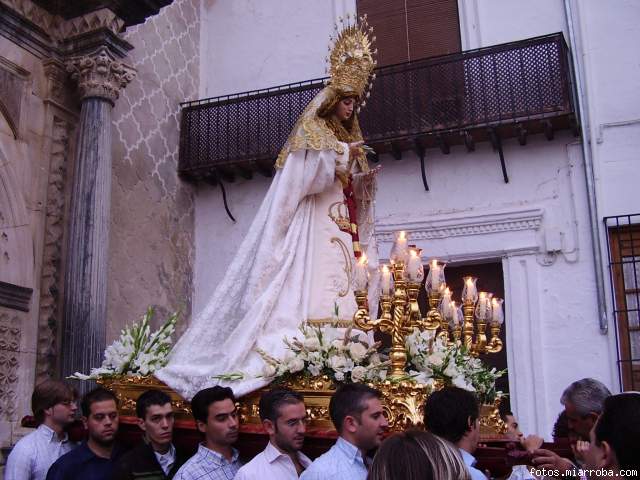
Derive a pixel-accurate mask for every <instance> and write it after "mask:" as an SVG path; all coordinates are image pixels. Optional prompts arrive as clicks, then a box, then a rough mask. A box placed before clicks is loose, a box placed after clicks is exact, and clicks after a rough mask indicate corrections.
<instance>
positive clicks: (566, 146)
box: [194, 0, 640, 438]
mask: <svg viewBox="0 0 640 480" xmlns="http://www.w3.org/2000/svg"><path fill="white" fill-rule="evenodd" d="M354 3H355V2H353V1H345V2H339V1H333V2H305V3H304V6H303V7H301V2H296V1H294V0H287V1H277V2H266V1H258V0H253V1H249V0H239V1H230V0H226V1H215V2H214V1H211V0H204V3H203V9H202V28H201V32H202V55H201V58H202V64H201V75H202V77H201V81H200V85H201V92H200V93H201V96H202V97H207V96H214V95H220V94H227V93H234V92H241V91H245V90H249V89H256V88H263V87H269V86H273V85H278V84H283V83H288V82H295V81H300V80H305V79H310V78H314V77H318V76H322V75H323V71H324V63H323V58H324V56H325V51H326V45H327V38H328V35H329V33H330V31H331V28H332V22H333V19H334V17H335V16H337V15H338V14H340V13H344V12H345V11H349V9H352V8H353V4H354ZM575 3H577V2H574V7H575V6H576V5H575ZM459 7H460V15H461V31H462V36H463V48H476V47H480V46H488V45H492V44H496V43H502V42H507V41H512V40H519V39H523V38H527V37H531V36H536V35H543V34H547V33H554V32H557V31H564V32H566V31H567V24H566V18H565V13H564V5H563V2H562V1H561V0H538V1H536V2H529V1H525V0H517V1H515V0H487V1H484V0H483V1H479V0H459ZM639 8H640V5H638V3H637V2H634V1H633V0H629V1H623V0H619V1H618V2H616V6H615V8H612V5H611V4H610V3H609V2H600V1H598V0H584V1H582V0H581V1H580V2H579V9H577V10H576V18H574V22H578V24H577V27H576V28H578V31H579V33H581V38H580V41H581V43H580V45H581V49H580V52H579V53H578V55H579V58H580V59H581V61H582V59H583V58H584V61H585V62H586V63H585V66H586V77H587V83H588V85H589V86H588V90H587V97H588V99H589V104H590V105H591V111H590V112H589V115H590V116H591V124H592V129H594V132H601V134H600V135H599V137H598V139H599V141H600V142H601V143H597V142H594V151H595V152H596V157H595V161H596V176H597V182H598V185H597V188H598V201H599V216H600V218H602V216H604V215H609V214H614V213H616V214H618V213H634V212H635V211H640V203H639V202H640V200H639V198H640V196H639V195H637V194H636V193H635V190H634V187H635V185H636V184H637V178H638V164H637V152H638V151H640V149H639V148H638V147H640V145H638V142H640V140H639V139H640V136H639V135H638V133H640V132H639V131H638V129H640V124H636V123H634V121H635V119H637V118H640V97H639V96H638V95H637V94H636V93H635V92H636V89H637V80H638V69H640V62H638V53H637V51H636V50H637V49H636V46H637V45H638V44H639V43H640V42H638V40H640V38H638V33H639V27H638V25H640V22H639V21H638V20H640V12H639V11H638V9H639ZM351 11H353V10H351ZM565 36H566V33H565ZM621 121H631V124H630V125H626V126H613V125H607V124H609V123H611V122H621ZM600 125H603V126H602V127H600ZM597 136H598V135H597V134H596V133H594V137H593V138H596V137H597ZM504 152H505V157H506V163H507V169H508V171H509V177H510V179H511V182H510V183H509V184H504V183H503V181H502V175H501V172H500V165H499V160H498V157H497V154H496V153H494V152H493V151H492V150H491V147H490V145H489V144H479V145H477V151H476V152H473V153H467V152H466V150H464V149H463V148H461V147H454V148H453V149H452V152H451V154H450V155H447V156H445V155H442V154H441V153H440V152H439V150H430V151H428V152H427V173H428V178H429V185H430V186H431V191H430V192H425V191H424V190H423V187H422V183H421V181H420V171H419V162H418V160H417V158H416V157H415V156H414V155H413V154H412V153H406V154H405V155H404V157H403V159H402V160H400V161H397V162H396V161H394V160H392V159H390V158H383V159H382V164H383V171H382V172H381V174H380V177H379V180H380V188H379V194H378V199H377V205H376V208H377V223H378V231H379V234H380V240H381V250H382V251H381V254H382V256H383V257H384V256H386V255H388V249H389V248H390V243H389V241H388V240H389V238H390V236H389V232H391V231H392V230H394V229H399V228H406V229H408V230H413V231H414V236H415V237H416V238H417V240H416V243H418V244H419V245H420V246H422V247H423V248H424V249H425V252H427V254H432V255H437V256H438V257H440V258H446V259H449V260H451V261H455V262H465V261H470V260H478V259H495V258H500V259H502V264H503V268H504V274H505V289H506V294H505V296H506V299H507V303H506V308H507V321H508V322H509V323H508V327H507V332H508V352H507V353H508V362H509V370H510V375H509V380H510V389H511V394H512V398H511V401H512V405H513V408H514V410H515V412H516V413H517V415H518V416H519V419H520V421H521V423H522V425H523V428H524V430H525V431H526V432H536V433H539V434H541V435H544V436H546V437H547V438H549V436H550V433H551V427H552V425H553V422H554V420H555V418H556V415H557V413H558V412H559V411H560V410H561V405H560V403H559V398H560V395H561V393H562V390H563V389H564V388H565V387H566V386H567V385H568V384H569V383H570V382H572V381H574V380H576V379H578V378H582V377H585V376H592V377H595V378H598V379H600V380H602V381H604V382H605V383H606V384H607V385H609V386H610V387H612V389H614V390H615V389H617V388H618V385H617V382H618V380H617V370H616V368H617V367H616V364H615V360H616V352H615V337H614V335H613V330H611V333H610V334H609V335H607V336H604V335H601V334H600V332H599V328H598V318H597V307H596V300H595V281H594V273H593V260H592V254H591V235H590V230H589V228H590V227H589V221H588V213H587V201H586V190H585V186H584V185H585V182H584V171H583V158H582V154H581V150H580V144H579V143H578V142H577V140H576V139H574V138H573V137H571V136H570V135H569V133H568V132H563V133H559V134H557V135H556V139H555V140H554V141H552V142H547V141H546V140H545V139H544V138H543V137H532V138H530V139H529V143H528V145H527V146H525V147H520V146H519V145H518V144H517V142H515V141H506V142H505V145H504ZM268 185H269V180H268V179H264V178H256V179H254V180H251V181H246V180H241V181H237V182H236V183H235V184H233V185H229V186H228V189H227V190H228V191H227V193H228V197H229V204H230V206H231V209H232V211H233V214H234V215H235V216H236V218H237V219H238V223H236V224H232V222H230V221H229V220H228V218H227V217H226V214H225V213H224V209H223V206H222V198H221V193H220V190H219V189H211V188H207V187H202V188H201V189H200V190H199V191H198V195H197V198H196V278H195V300H194V311H196V312H197V311H198V310H199V309H200V308H202V307H203V306H204V303H205V302H206V299H207V298H208V297H209V296H210V295H211V292H212V291H213V289H214V288H215V285H216V284H217V283H218V282H219V280H220V279H221V277H222V275H223V274H224V270H225V268H226V266H227V265H228V263H229V262H230V260H231V256H232V255H233V253H234V251H235V249H236V248H237V245H238V244H239V242H240V239H241V238H242V237H243V236H244V234H245V233H246V231H247V229H248V227H249V225H250V222H251V220H252V218H253V216H254V215H255V212H256V210H257V207H258V206H259V204H260V202H261V201H262V198H263V197H264V194H265V192H266V190H267V188H268ZM487 223H488V224H490V225H492V226H493V228H495V229H496V230H497V231H495V232H493V233H487V231H486V228H487V227H486V224H487ZM438 235H447V238H432V237H434V236H435V237H437V236H438ZM554 238H556V239H559V240H560V242H561V248H562V251H561V252H559V253H558V254H556V255H552V256H549V255H545V253H544V252H545V250H546V248H545V246H546V245H547V243H548V242H551V241H552V240H553V239H554ZM601 246H602V248H605V249H606V246H605V245H604V244H601ZM604 251H605V258H606V250H604ZM547 263H550V264H549V265H547Z"/></svg>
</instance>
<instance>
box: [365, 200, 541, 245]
mask: <svg viewBox="0 0 640 480" xmlns="http://www.w3.org/2000/svg"><path fill="white" fill-rule="evenodd" d="M543 215H544V210H543V209H541V208H530V209H524V210H509V211H504V212H490V213H486V214H478V213H473V214H452V215H447V216H444V215H439V216H437V217H431V218H430V219H428V220H423V221H418V222H407V223H400V224H398V223H384V222H379V223H377V224H376V238H377V240H378V242H383V243H392V242H393V241H394V232H396V231H398V230H405V231H406V232H407V233H409V234H410V238H411V239H412V240H434V239H441V238H449V237H459V236H470V235H484V234H488V233H497V232H510V231H519V230H536V231H537V230H539V229H540V227H541V225H542V217H543Z"/></svg>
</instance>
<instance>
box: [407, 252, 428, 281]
mask: <svg viewBox="0 0 640 480" xmlns="http://www.w3.org/2000/svg"><path fill="white" fill-rule="evenodd" d="M407 276H408V277H409V280H410V281H412V282H416V283H417V282H422V280H423V279H424V266H423V265H422V258H421V257H420V253H419V251H418V249H416V248H412V249H411V250H409V262H408V263H407Z"/></svg>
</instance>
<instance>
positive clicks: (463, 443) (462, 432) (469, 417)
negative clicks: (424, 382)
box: [424, 387, 480, 453]
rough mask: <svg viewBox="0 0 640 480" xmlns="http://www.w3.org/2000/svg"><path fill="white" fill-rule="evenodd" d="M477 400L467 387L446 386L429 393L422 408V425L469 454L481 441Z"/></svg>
mask: <svg viewBox="0 0 640 480" xmlns="http://www.w3.org/2000/svg"><path fill="white" fill-rule="evenodd" d="M479 417H480V403H479V402H478V398H477V397H476V396H475V395H474V394H473V393H472V392H469V391H467V390H463V389H462V388H458V387H445V388H443V389H441V390H438V391H435V392H433V393H432V394H431V395H429V398H428V399H427V402H426V404H425V409H424V425H425V427H426V429H427V430H429V431H430V432H431V433H433V434H434V435H438V436H439V437H442V438H444V439H446V440H448V441H450V442H451V443H453V444H455V445H457V446H458V447H460V448H464V449H465V450H467V451H468V452H469V453H473V452H474V451H475V449H476V447H477V446H478V441H479V440H480V425H479Z"/></svg>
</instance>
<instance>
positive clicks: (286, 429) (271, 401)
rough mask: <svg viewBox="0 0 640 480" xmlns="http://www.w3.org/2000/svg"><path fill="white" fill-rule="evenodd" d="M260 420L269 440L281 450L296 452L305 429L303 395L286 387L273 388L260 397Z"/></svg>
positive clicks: (305, 412)
mask: <svg viewBox="0 0 640 480" xmlns="http://www.w3.org/2000/svg"><path fill="white" fill-rule="evenodd" d="M260 420H262V426H263V427H264V429H265V431H266V432H267V434H268V435H269V440H270V441H271V443H273V444H274V445H275V446H276V447H278V448H279V449H280V450H281V451H283V452H297V451H298V450H300V449H301V448H302V445H303V443H304V434H305V432H306V431H307V426H306V422H307V409H306V407H305V405H304V397H303V396H302V395H301V394H299V393H297V392H294V391H292V390H289V389H287V388H274V389H272V390H269V391H268V392H265V393H263V394H262V396H261V397H260Z"/></svg>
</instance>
